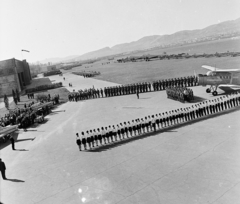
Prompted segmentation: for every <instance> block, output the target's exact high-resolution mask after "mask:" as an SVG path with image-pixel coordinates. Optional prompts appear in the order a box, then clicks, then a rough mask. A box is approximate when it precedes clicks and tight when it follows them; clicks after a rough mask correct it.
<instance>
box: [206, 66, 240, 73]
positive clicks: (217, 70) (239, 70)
mask: <svg viewBox="0 0 240 204" xmlns="http://www.w3.org/2000/svg"><path fill="white" fill-rule="evenodd" d="M202 68H205V69H208V70H210V71H214V72H240V69H220V68H216V67H211V66H208V65H203V66H202Z"/></svg>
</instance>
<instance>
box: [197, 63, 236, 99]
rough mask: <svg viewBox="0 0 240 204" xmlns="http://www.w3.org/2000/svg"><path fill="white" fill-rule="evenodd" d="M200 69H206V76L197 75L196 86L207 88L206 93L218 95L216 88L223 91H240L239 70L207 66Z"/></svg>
mask: <svg viewBox="0 0 240 204" xmlns="http://www.w3.org/2000/svg"><path fill="white" fill-rule="evenodd" d="M202 68H205V69H208V70H209V71H208V72H207V73H206V75H202V74H198V84H199V85H202V86H208V85H210V87H209V88H207V89H206V92H207V93H212V95H213V96H216V95H218V92H217V88H220V89H222V90H223V91H230V90H231V91H236V90H239V89H240V69H220V68H216V67H212V66H208V65H203V66H202Z"/></svg>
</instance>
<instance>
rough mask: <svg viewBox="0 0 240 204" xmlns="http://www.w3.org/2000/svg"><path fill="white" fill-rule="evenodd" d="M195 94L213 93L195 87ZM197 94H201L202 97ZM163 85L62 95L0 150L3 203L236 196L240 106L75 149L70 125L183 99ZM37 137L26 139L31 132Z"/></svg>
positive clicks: (239, 189) (223, 199) (85, 82)
mask: <svg viewBox="0 0 240 204" xmlns="http://www.w3.org/2000/svg"><path fill="white" fill-rule="evenodd" d="M65 77H66V81H63V79H62V77H60V76H52V77H50V80H51V81H52V80H55V81H56V82H58V81H63V84H64V85H68V83H69V82H72V84H73V87H72V88H71V87H68V89H70V90H72V89H75V90H78V89H80V88H82V89H84V88H91V87H92V86H94V87H95V88H99V87H104V86H112V85H114V84H113V83H109V82H104V81H100V80H95V79H93V78H82V77H80V76H77V75H71V74H66V75H65ZM193 90H194V93H195V95H197V96H198V97H199V98H198V100H199V101H200V100H204V99H208V98H213V96H211V95H209V94H207V93H205V89H204V88H202V87H194V88H193ZM200 97H201V98H200ZM189 105H191V104H182V103H180V102H177V101H173V100H170V99H167V97H166V93H165V91H162V92H152V93H146V94H140V99H137V97H136V95H128V96H119V97H111V98H100V99H93V100H88V101H81V102H67V103H65V104H63V105H61V106H59V107H58V108H56V109H55V110H54V111H53V113H52V114H50V115H49V116H47V117H46V118H47V120H48V121H47V122H46V123H45V124H41V125H39V126H37V127H32V128H29V130H28V131H27V132H22V131H20V133H19V134H18V137H17V139H18V141H17V142H16V149H18V150H22V151H12V150H11V147H10V145H9V146H7V147H5V148H3V149H1V152H0V155H1V158H2V160H3V161H4V162H5V164H6V166H7V172H6V176H7V177H8V178H9V179H12V180H10V181H3V180H0V182H1V183H0V187H1V189H0V190H1V196H0V200H1V202H3V203H6V204H15V203H16V204H19V203H20V204H21V203H24V204H28V203H29V204H31V203H38V204H47V203H49V204H50V203H51V204H53V203H58V204H59V203H64V204H65V203H70V204H71V203H104V204H105V203H107V204H113V203H120V204H132V203H137V204H139V203H140V204H143V203H146V204H149V203H151V204H154V203H156V204H159V203H164V204H175V203H178V204H181V203H182V204H188V203H189V204H193V203H197V204H200V203H204V204H205V203H214V204H223V203H224V204H225V203H229V204H234V203H236V204H237V203H239V202H240V160H239V158H240V151H239V149H240V138H239V130H240V128H239V127H240V126H239V125H240V124H239V120H238V118H239V116H240V111H239V110H237V111H235V112H231V113H226V114H223V115H220V116H218V117H213V118H208V119H206V120H202V121H199V122H197V123H193V124H188V125H185V126H181V127H179V128H175V129H170V130H167V131H165V132H159V133H158V134H155V135H150V136H148V137H144V138H139V139H138V140H134V141H131V142H128V143H125V144H122V145H118V146H116V147H113V148H111V149H106V150H105V151H98V152H80V151H79V150H78V147H77V145H76V142H75V134H76V132H78V133H80V132H81V131H86V130H89V129H93V128H98V127H101V126H106V125H113V124H118V123H120V122H124V121H129V120H130V119H135V118H139V117H140V118H142V117H144V116H147V115H150V114H153V113H160V112H163V111H167V110H172V109H175V108H179V107H186V106H189ZM35 137H36V139H35V140H33V141H32V140H31V139H32V138H35Z"/></svg>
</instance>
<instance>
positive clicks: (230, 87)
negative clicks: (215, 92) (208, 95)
mask: <svg viewBox="0 0 240 204" xmlns="http://www.w3.org/2000/svg"><path fill="white" fill-rule="evenodd" d="M218 88H220V89H222V90H223V91H228V90H234V91H236V90H239V89H240V85H234V84H221V85H219V86H218Z"/></svg>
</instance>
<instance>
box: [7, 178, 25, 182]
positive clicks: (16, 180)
mask: <svg viewBox="0 0 240 204" xmlns="http://www.w3.org/2000/svg"><path fill="white" fill-rule="evenodd" d="M6 181H12V182H25V181H23V180H20V179H9V178H8V179H6Z"/></svg>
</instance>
